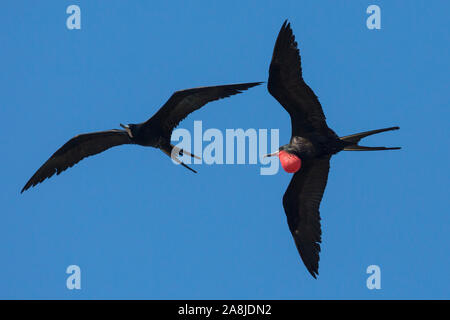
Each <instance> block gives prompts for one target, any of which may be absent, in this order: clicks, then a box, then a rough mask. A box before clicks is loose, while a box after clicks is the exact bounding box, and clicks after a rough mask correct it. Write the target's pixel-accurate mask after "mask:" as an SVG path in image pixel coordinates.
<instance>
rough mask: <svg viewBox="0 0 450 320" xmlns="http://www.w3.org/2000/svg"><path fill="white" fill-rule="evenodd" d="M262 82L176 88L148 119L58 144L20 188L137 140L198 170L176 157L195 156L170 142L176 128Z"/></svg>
mask: <svg viewBox="0 0 450 320" xmlns="http://www.w3.org/2000/svg"><path fill="white" fill-rule="evenodd" d="M259 84H260V82H253V83H241V84H230V85H222V86H211V87H200V88H193V89H187V90H181V91H177V92H175V93H174V94H173V95H172V96H171V97H170V99H169V100H168V101H167V102H166V103H165V104H164V105H163V106H162V107H161V108H160V109H159V110H158V112H156V113H155V114H154V115H153V116H152V117H151V118H150V119H148V120H147V121H145V122H142V123H139V124H129V125H123V124H121V126H122V127H123V128H124V130H118V129H113V130H108V131H100V132H92V133H86V134H80V135H77V136H75V137H73V138H72V139H70V140H69V141H68V142H66V143H65V144H64V145H63V146H62V147H61V148H59V149H58V150H57V151H56V152H55V153H54V154H53V155H52V156H51V157H50V158H49V159H48V160H47V161H46V162H45V163H44V164H43V165H42V166H41V167H40V168H39V169H38V170H37V171H36V173H35V174H34V175H33V176H32V177H31V178H30V180H28V182H27V183H26V184H25V186H24V187H23V189H22V191H21V192H24V191H25V190H27V189H29V188H30V187H33V186H35V185H36V184H38V183H40V182H42V181H44V180H45V179H47V178H50V177H51V176H53V175H54V174H55V173H56V174H57V175H58V174H60V173H61V172H63V171H64V170H66V169H67V168H70V167H72V166H73V165H75V164H76V163H78V162H79V161H80V160H82V159H84V158H86V157H89V156H92V155H95V154H98V153H100V152H103V151H105V150H107V149H109V148H112V147H115V146H119V145H122V144H137V145H141V146H146V147H154V148H158V149H161V150H162V151H163V152H164V153H165V154H167V155H168V156H170V157H171V158H172V159H173V160H175V161H177V162H178V163H180V164H181V165H182V166H184V167H186V168H187V169H189V170H191V171H193V172H195V171H194V170H193V169H191V168H189V167H188V166H187V165H185V164H184V163H182V162H181V161H180V160H179V159H178V158H177V156H178V155H182V154H183V153H185V154H186V155H188V156H192V157H196V156H195V155H192V154H190V153H188V152H187V151H185V150H181V149H178V148H176V147H174V146H173V145H172V144H171V143H170V138H171V134H172V131H173V129H174V128H175V127H176V126H177V125H178V124H179V123H180V121H181V120H183V119H184V118H185V117H187V116H188V115H189V114H190V113H192V112H194V111H195V110H198V109H200V108H201V107H202V106H204V105H205V104H207V103H208V102H211V101H214V100H218V99H222V98H226V97H229V96H232V95H235V94H238V93H241V92H242V91H244V90H247V89H249V88H251V87H254V86H257V85H259Z"/></svg>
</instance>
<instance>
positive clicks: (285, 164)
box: [266, 145, 302, 173]
mask: <svg viewBox="0 0 450 320" xmlns="http://www.w3.org/2000/svg"><path fill="white" fill-rule="evenodd" d="M272 156H278V158H279V159H280V163H281V167H282V168H283V169H284V171H286V172H287V173H296V172H297V171H298V170H300V168H301V166H302V160H301V159H300V157H298V156H297V155H295V153H293V152H292V150H289V145H284V146H281V147H280V148H279V150H278V151H277V152H275V153H271V154H268V155H266V157H272Z"/></svg>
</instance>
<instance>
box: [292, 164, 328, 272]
mask: <svg viewBox="0 0 450 320" xmlns="http://www.w3.org/2000/svg"><path fill="white" fill-rule="evenodd" d="M329 169H330V157H325V158H321V159H316V160H309V161H304V163H303V166H302V168H301V169H300V170H299V171H298V172H297V173H295V174H294V176H293V177H292V179H291V182H290V184H289V187H288V188H287V190H286V192H285V194H284V196H283V207H284V211H285V213H286V216H287V221H288V225H289V229H290V231H291V233H292V236H293V237H294V241H295V244H296V246H297V249H298V252H299V253H300V257H301V258H302V260H303V263H304V264H305V266H306V268H307V269H308V271H309V273H311V275H312V276H313V277H314V278H316V275H318V274H319V252H320V242H321V241H322V239H321V235H322V231H321V226H320V212H319V207H320V202H321V200H322V196H323V193H324V190H325V187H326V185H327V180H328V172H329Z"/></svg>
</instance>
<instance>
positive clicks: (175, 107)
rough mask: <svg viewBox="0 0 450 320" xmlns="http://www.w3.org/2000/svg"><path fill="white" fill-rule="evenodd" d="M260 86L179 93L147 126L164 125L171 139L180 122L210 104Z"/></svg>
mask: <svg viewBox="0 0 450 320" xmlns="http://www.w3.org/2000/svg"><path fill="white" fill-rule="evenodd" d="M259 84H261V82H252V83H241V84H230V85H222V86H211V87H199V88H192V89H186V90H180V91H177V92H175V93H174V94H172V96H171V97H170V98H169V100H167V102H166V103H165V104H164V105H163V106H162V107H161V109H159V110H158V112H157V113H155V115H154V116H153V117H152V118H150V119H149V120H148V121H147V122H146V123H145V124H148V125H151V123H152V122H153V121H156V122H158V123H160V124H162V126H163V129H164V131H165V134H166V135H168V137H169V138H170V135H171V133H172V130H173V129H174V128H175V127H176V126H177V125H178V124H179V123H180V121H182V120H183V119H184V118H186V117H187V116H188V115H189V114H190V113H192V112H194V111H195V110H198V109H200V108H201V107H203V106H204V105H205V104H207V103H208V102H211V101H214V100H219V99H223V98H227V97H229V96H232V95H235V94H239V93H241V92H242V91H244V90H247V89H249V88H251V87H254V86H257V85H259Z"/></svg>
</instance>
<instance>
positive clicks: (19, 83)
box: [0, 0, 450, 299]
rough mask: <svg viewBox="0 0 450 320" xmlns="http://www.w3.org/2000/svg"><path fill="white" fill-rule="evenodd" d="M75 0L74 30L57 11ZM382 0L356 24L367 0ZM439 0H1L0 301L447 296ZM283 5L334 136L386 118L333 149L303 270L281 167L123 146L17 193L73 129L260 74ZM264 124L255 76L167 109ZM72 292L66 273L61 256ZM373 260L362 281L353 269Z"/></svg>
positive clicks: (284, 136)
mask: <svg viewBox="0 0 450 320" xmlns="http://www.w3.org/2000/svg"><path fill="white" fill-rule="evenodd" d="M71 4H76V5H79V6H80V8H81V19H82V21H81V30H68V29H67V28H66V19H67V17H68V15H67V14H66V8H67V7H68V6H69V5H71ZM370 4H377V5H379V6H380V8H381V27H382V28H381V30H368V29H367V27H366V19H367V17H368V15H367V14H366V8H367V7H368V6H369V5H370ZM449 10H450V5H449V4H448V3H447V2H444V1H410V2H406V1H339V2H338V1H273V2H268V1H245V2H244V1H227V2H221V3H219V2H212V1H211V2H200V1H197V2H192V3H190V4H186V3H184V2H181V1H179V2H178V1H173V2H168V1H167V2H166V1H132V2H130V1H128V2H127V1H111V0H109V1H98V0H96V1H91V0H90V1H75V0H73V1H60V0H58V1H39V2H38V1H7V2H5V3H2V6H1V10H0V21H1V25H2V28H0V40H1V43H2V49H1V50H0V66H1V70H2V72H0V92H1V94H0V106H1V107H0V116H1V118H2V130H3V134H2V135H1V136H0V143H1V147H2V157H1V160H0V161H1V164H2V165H1V167H0V170H1V177H2V183H1V184H0V188H1V189H0V191H1V192H0V197H1V202H0V203H1V215H2V223H1V224H0V255H1V258H2V259H1V261H2V262H1V264H0V298H8V299H11V298H13V299H17V298H27V299H36V298H39V299H50V298H60V299H96V298H101V299H330V298H332V299H347V298H356V299H398V298H413V299H418V298H425V299H428V298H438V299H443V298H447V299H448V298H450V294H449V292H450V289H449V284H450V275H449V273H448V270H449V269H450V258H449V254H448V253H449V251H450V241H449V240H450V238H449V229H448V228H449V225H450V218H449V200H448V181H449V171H448V163H449V160H450V159H449V158H450V157H449V156H450V152H449V150H448V147H447V142H448V139H449V129H448V118H449V116H450V112H449V108H448V106H449V102H450V99H449V97H450V94H449V91H450V90H449V77H448V75H449V65H450V62H449V59H448V57H449V53H450V52H449V49H450V37H449V30H450V28H449V23H448V11H449ZM286 18H288V19H289V20H290V21H291V23H292V27H293V30H294V33H295V35H296V38H297V41H298V43H299V48H300V51H301V54H302V62H303V71H304V78H305V80H306V81H307V83H308V84H309V85H310V86H311V87H312V88H313V90H314V91H315V93H316V94H317V95H318V96H319V99H320V101H321V103H322V105H323V108H324V111H325V114H326V115H327V120H328V124H329V126H330V127H332V128H333V129H334V130H335V131H336V132H337V133H338V134H339V135H347V134H351V133H355V132H359V131H365V130H370V129H377V128H383V127H388V126H392V125H399V126H400V127H401V130H400V131H396V132H392V133H386V134H382V135H377V136H374V137H371V138H368V139H367V140H366V141H365V144H367V145H374V146H377V145H388V146H402V147H403V149H402V150H401V151H399V152H379V153H365V152H342V153H340V154H338V155H337V156H335V157H333V159H332V163H331V172H330V176H329V180H328V186H327V189H326V191H325V195H324V199H323V201H322V205H321V215H322V231H323V243H322V252H321V260H320V270H319V272H320V275H319V278H318V280H314V279H313V278H312V277H311V276H310V275H309V274H308V273H307V271H306V268H305V267H304V266H303V263H302V262H301V260H300V258H299V256H298V254H297V251H296V248H295V245H294V242H293V240H292V238H291V235H290V233H289V230H288V227H287V224H286V218H285V214H284V211H283V208H282V203H281V198H282V196H283V193H284V192H285V189H286V187H287V185H288V183H289V180H290V175H289V174H287V173H285V172H282V171H280V172H279V173H278V174H277V175H272V176H261V175H260V174H259V168H260V166H259V165H212V166H211V165H205V164H204V165H194V168H195V169H196V170H198V171H199V173H198V174H197V175H195V174H192V173H191V172H189V171H187V170H185V169H184V168H181V167H179V166H175V165H173V163H172V162H171V161H170V160H169V159H168V158H167V157H166V156H165V155H164V154H163V153H162V152H160V151H158V150H156V149H153V148H142V147H137V146H136V147H135V146H124V147H120V148H115V149H111V150H109V151H107V152H105V153H103V154H101V155H98V156H96V157H93V158H89V159H87V160H84V161H82V162H80V163H79V164H78V165H76V166H75V167H73V168H71V169H69V170H68V171H66V172H64V173H63V174H61V175H60V176H57V177H53V178H52V179H50V180H47V181H45V183H43V184H41V185H39V186H38V187H36V188H34V189H31V190H29V191H27V192H25V193H24V194H20V193H19V191H20V189H21V188H22V187H23V185H24V184H25V182H26V181H27V180H28V179H29V177H30V176H31V175H32V174H33V172H34V171H35V170H36V169H37V168H38V167H39V166H40V165H41V164H42V163H43V162H44V161H45V160H47V158H48V157H49V156H50V155H51V154H52V153H53V152H54V151H55V150H56V149H57V148H59V147H60V146H61V145H62V144H63V143H64V142H66V141H67V140H68V139H69V138H71V137H72V136H74V135H76V134H78V133H83V132H90V131H97V130H104V129H111V128H117V127H118V125H119V123H130V122H131V123H132V122H140V121H143V120H145V119H147V118H148V117H150V116H151V115H152V114H153V113H154V112H155V111H156V110H157V109H158V108H159V107H160V106H161V105H162V104H163V103H164V102H165V101H166V100H167V98H168V97H169V96H170V95H171V93H172V92H173V91H176V90H179V89H185V88H191V87H196V86H204V85H215V84H227V83H236V82H250V81H266V80H267V76H268V66H269V63H270V59H271V55H272V50H273V45H274V42H275V39H276V36H277V34H278V31H279V29H280V27H281V24H282V23H283V21H284V20H285V19H286ZM194 120H202V121H203V127H204V128H205V129H207V128H218V129H220V130H225V129H227V128H244V129H247V128H256V129H259V128H268V129H272V128H276V129H277V128H279V129H280V143H281V144H285V143H287V142H288V140H289V138H290V121H289V116H288V114H287V113H286V112H285V111H284V109H282V108H281V106H280V105H279V104H278V103H277V102H276V101H275V100H274V99H273V98H272V97H271V96H270V95H269V93H268V92H267V90H266V87H265V85H264V86H260V87H257V88H253V89H251V90H249V91H248V92H246V93H244V94H241V95H238V96H235V97H232V98H229V99H226V100H223V101H219V102H214V103H211V104H209V105H207V106H206V107H205V108H203V109H202V110H200V111H198V112H195V113H194V114H192V115H191V116H189V117H188V118H187V119H186V120H184V121H183V122H182V123H181V125H180V127H181V128H186V129H188V130H192V128H193V121H194ZM72 264H75V265H78V266H80V268H81V272H82V278H81V279H82V280H81V283H82V284H81V285H82V288H81V290H68V289H67V288H66V278H67V277H68V275H67V274H66V273H65V270H66V268H67V266H69V265H72ZM372 264H376V265H379V266H380V268H381V287H382V288H381V289H380V290H368V289H367V287H366V279H367V277H368V274H366V268H367V266H369V265H372Z"/></svg>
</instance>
